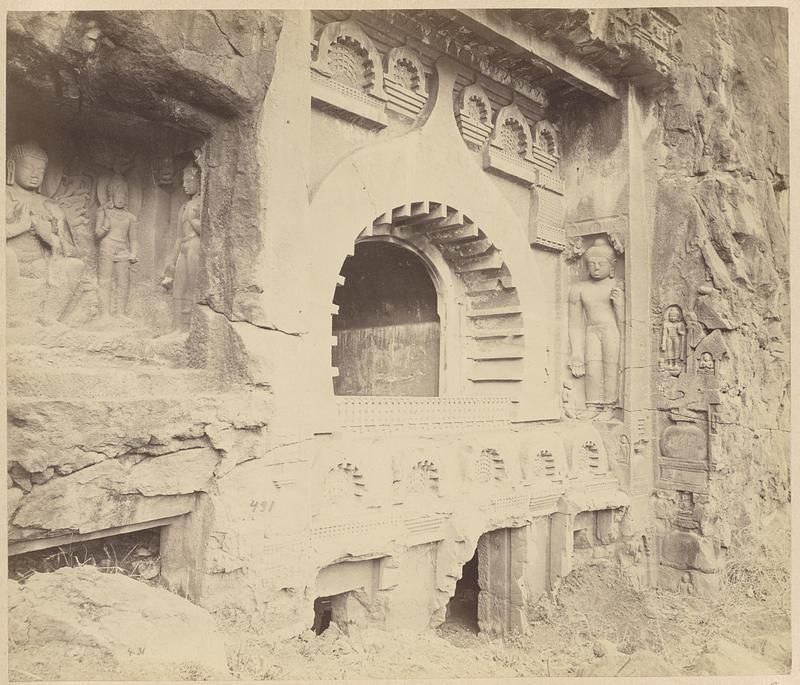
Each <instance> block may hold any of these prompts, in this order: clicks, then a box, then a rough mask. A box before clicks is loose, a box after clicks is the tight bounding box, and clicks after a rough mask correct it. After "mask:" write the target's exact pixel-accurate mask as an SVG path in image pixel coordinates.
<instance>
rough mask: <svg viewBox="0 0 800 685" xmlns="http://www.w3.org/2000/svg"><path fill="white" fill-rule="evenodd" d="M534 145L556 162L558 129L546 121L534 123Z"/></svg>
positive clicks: (557, 155)
mask: <svg viewBox="0 0 800 685" xmlns="http://www.w3.org/2000/svg"><path fill="white" fill-rule="evenodd" d="M533 135H534V143H535V145H536V146H537V147H539V148H540V149H541V150H542V151H544V152H546V153H547V154H548V155H550V156H551V157H554V158H555V159H556V160H557V159H558V158H559V157H560V155H561V152H560V149H561V148H560V146H559V140H558V128H557V127H556V126H555V125H554V124H552V123H550V122H549V121H548V120H547V119H542V120H540V121H537V122H536V125H535V126H534V127H533Z"/></svg>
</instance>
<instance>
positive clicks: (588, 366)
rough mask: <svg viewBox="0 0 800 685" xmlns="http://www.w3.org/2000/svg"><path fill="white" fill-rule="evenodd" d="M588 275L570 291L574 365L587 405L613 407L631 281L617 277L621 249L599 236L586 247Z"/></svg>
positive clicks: (572, 359) (570, 320)
mask: <svg viewBox="0 0 800 685" xmlns="http://www.w3.org/2000/svg"><path fill="white" fill-rule="evenodd" d="M583 261H584V264H585V266H586V270H587V273H588V278H587V279H585V280H582V281H579V282H578V283H576V284H575V285H573V286H572V288H571V289H570V292H569V329H568V332H569V342H570V347H571V357H570V362H569V369H570V371H571V373H572V375H573V376H575V377H576V378H584V379H585V381H584V387H585V393H586V406H587V407H588V408H589V409H594V410H597V411H600V412H601V413H607V412H609V411H610V410H611V409H612V408H613V407H614V406H615V405H616V403H617V401H618V399H619V381H620V354H621V350H622V345H621V339H622V330H623V326H624V319H625V285H624V282H623V281H622V280H618V279H616V277H615V276H616V261H617V260H616V252H615V250H614V248H613V247H612V245H611V244H610V243H609V242H608V241H607V240H605V239H604V238H598V239H596V240H595V241H594V243H593V245H592V246H591V247H589V248H588V249H587V250H586V251H585V252H584V253H583Z"/></svg>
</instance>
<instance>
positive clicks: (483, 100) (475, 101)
mask: <svg viewBox="0 0 800 685" xmlns="http://www.w3.org/2000/svg"><path fill="white" fill-rule="evenodd" d="M458 128H459V130H460V131H461V135H462V136H463V138H464V140H465V141H466V142H467V143H471V144H473V145H477V146H479V147H480V146H482V145H483V144H484V143H485V142H486V140H487V139H488V138H489V134H490V133H491V132H492V103H491V102H490V101H489V97H488V96H487V95H486V92H485V91H484V90H483V88H481V87H480V86H479V85H478V84H477V83H473V84H471V85H468V86H465V87H464V89H463V90H462V91H461V94H460V95H459V97H458Z"/></svg>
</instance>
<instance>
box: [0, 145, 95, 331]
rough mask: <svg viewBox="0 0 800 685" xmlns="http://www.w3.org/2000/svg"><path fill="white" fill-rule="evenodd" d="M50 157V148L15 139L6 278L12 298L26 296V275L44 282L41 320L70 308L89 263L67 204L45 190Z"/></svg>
mask: <svg viewBox="0 0 800 685" xmlns="http://www.w3.org/2000/svg"><path fill="white" fill-rule="evenodd" d="M47 162H48V157H47V153H46V152H45V151H44V150H43V149H42V147H41V146H40V145H39V144H38V143H36V142H33V141H28V142H26V143H22V144H19V145H15V146H14V147H13V148H12V149H11V151H10V153H9V155H8V163H7V170H6V171H7V175H6V183H7V187H6V278H7V284H8V293H9V300H10V301H14V300H15V299H17V300H18V299H20V298H24V297H25V296H26V295H23V294H22V293H21V292H20V290H21V288H22V287H23V282H24V281H26V280H29V279H30V280H33V281H34V282H35V281H38V282H39V283H44V285H45V289H44V301H43V304H42V309H41V311H40V313H39V320H40V322H42V323H45V324H51V323H54V322H56V321H58V320H60V319H62V318H63V317H64V316H65V314H66V313H67V312H68V310H69V307H70V304H71V303H72V302H73V299H74V297H75V295H76V293H77V290H78V285H79V283H80V280H81V276H82V274H83V271H84V263H83V262H82V261H81V260H80V259H78V258H77V256H76V255H77V250H76V247H75V240H74V239H73V236H72V232H71V230H70V226H69V224H68V222H67V220H66V217H65V215H64V212H63V210H62V209H61V207H59V205H58V204H57V203H56V202H54V201H53V200H51V199H50V198H49V197H46V196H44V195H42V194H40V189H41V186H42V182H43V181H44V177H45V172H46V170H47ZM25 304H26V306H27V305H28V303H27V302H26V303H25Z"/></svg>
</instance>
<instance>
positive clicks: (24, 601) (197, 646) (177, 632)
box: [8, 566, 228, 681]
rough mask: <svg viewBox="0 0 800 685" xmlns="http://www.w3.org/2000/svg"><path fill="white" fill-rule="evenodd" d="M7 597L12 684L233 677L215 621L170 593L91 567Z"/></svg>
mask: <svg viewBox="0 0 800 685" xmlns="http://www.w3.org/2000/svg"><path fill="white" fill-rule="evenodd" d="M8 590H9V600H8V621H9V637H10V638H11V639H10V641H9V645H10V646H9V671H10V675H11V677H12V679H14V680H17V679H20V680H27V679H31V678H36V679H42V680H78V681H87V680H115V679H125V680H128V679H130V680H134V679H135V680H140V679H141V680H148V679H149V680H206V679H218V678H224V677H226V675H227V673H228V669H227V663H226V658H225V649H224V645H223V641H222V638H221V637H220V636H219V634H218V633H217V629H216V626H215V625H214V620H213V619H212V618H211V616H210V615H209V614H208V613H207V612H206V611H205V610H203V609H201V608H200V607H197V606H195V605H194V604H191V603H190V602H188V601H187V600H185V599H182V598H180V597H178V596H177V595H174V594H171V593H169V592H166V591H165V590H160V589H156V588H152V587H149V586H147V585H145V584H143V583H141V582H139V581H136V580H133V579H131V578H128V577H126V576H123V575H121V574H112V573H102V572H100V571H98V570H97V569H95V568H92V567H89V566H84V567H80V568H63V569H59V570H58V571H55V572H53V573H42V574H36V575H34V576H32V577H31V578H29V579H28V580H27V581H26V582H25V583H16V582H14V581H9V585H8Z"/></svg>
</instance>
